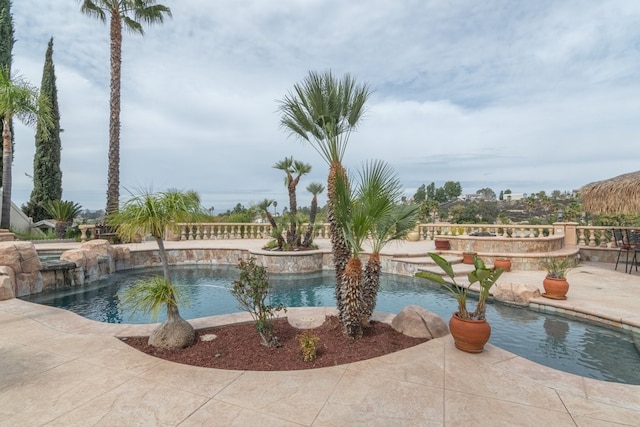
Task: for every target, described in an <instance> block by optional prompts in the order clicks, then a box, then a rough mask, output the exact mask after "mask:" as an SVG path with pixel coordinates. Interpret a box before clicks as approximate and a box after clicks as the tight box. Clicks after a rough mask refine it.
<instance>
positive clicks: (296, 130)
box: [279, 71, 371, 310]
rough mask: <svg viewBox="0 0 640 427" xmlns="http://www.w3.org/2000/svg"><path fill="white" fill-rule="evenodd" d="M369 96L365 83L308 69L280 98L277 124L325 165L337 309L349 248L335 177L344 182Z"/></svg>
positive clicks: (346, 180) (347, 75)
mask: <svg viewBox="0 0 640 427" xmlns="http://www.w3.org/2000/svg"><path fill="white" fill-rule="evenodd" d="M370 95H371V92H370V90H369V88H368V86H367V85H366V84H363V85H358V84H357V83H356V80H355V79H354V78H353V77H351V76H350V75H349V74H346V75H345V76H344V77H343V78H342V80H338V79H337V78H335V77H334V75H333V74H332V73H331V71H326V72H324V73H317V72H313V71H312V72H310V73H309V75H308V76H307V77H306V78H305V80H304V81H303V82H302V83H299V84H295V85H294V89H293V92H292V93H289V94H288V95H286V96H285V97H284V99H283V100H282V101H280V108H279V110H280V111H281V113H282V118H281V121H280V124H281V125H282V126H283V127H284V128H285V129H287V130H288V131H289V132H290V133H291V134H292V135H294V136H296V137H298V138H300V139H301V140H302V141H303V142H308V143H310V144H311V146H312V147H313V148H314V149H315V150H316V151H317V152H318V153H319V154H320V156H321V157H322V158H323V160H324V161H326V162H327V164H328V165H329V175H328V177H327V221H328V222H329V230H330V234H331V247H332V252H333V262H334V266H335V274H336V303H337V305H338V310H341V307H340V301H341V297H340V294H341V284H342V276H343V273H344V269H345V267H346V264H347V261H348V260H349V257H350V254H351V248H350V247H349V243H348V241H347V240H346V239H345V236H344V234H343V232H342V230H341V229H340V228H339V226H338V223H337V221H336V219H335V216H334V215H335V213H334V202H335V197H336V196H335V194H336V180H337V179H338V178H339V177H341V179H343V180H344V181H345V183H346V184H348V179H347V176H346V171H345V170H344V167H343V166H342V158H343V156H344V152H345V150H346V148H347V144H348V142H349V136H350V135H351V132H353V131H354V130H355V129H356V128H357V126H358V124H359V123H360V120H361V119H362V116H363V115H364V112H365V108H364V105H365V103H366V101H367V99H368V98H369V96H370Z"/></svg>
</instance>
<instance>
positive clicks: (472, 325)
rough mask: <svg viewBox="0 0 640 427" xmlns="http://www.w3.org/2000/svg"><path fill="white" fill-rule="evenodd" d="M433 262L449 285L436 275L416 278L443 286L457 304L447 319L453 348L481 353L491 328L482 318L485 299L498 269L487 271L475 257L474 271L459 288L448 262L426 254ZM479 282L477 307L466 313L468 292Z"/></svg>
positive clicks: (427, 273)
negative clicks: (441, 271) (467, 282)
mask: <svg viewBox="0 0 640 427" xmlns="http://www.w3.org/2000/svg"><path fill="white" fill-rule="evenodd" d="M429 256H430V257H431V258H432V259H433V261H434V262H435V263H436V264H437V265H438V266H439V267H440V268H441V269H442V270H443V271H444V272H445V274H446V275H447V276H448V277H449V279H451V283H448V282H446V281H445V280H444V278H443V277H442V276H440V275H439V274H435V273H431V272H427V271H420V272H418V273H416V276H418V277H423V278H425V279H429V280H431V281H434V282H436V283H439V284H440V285H442V286H444V287H445V288H446V289H447V290H448V291H449V292H451V294H452V295H453V296H454V297H455V299H456V301H457V302H458V311H456V312H454V313H453V315H452V316H451V319H450V320H449V331H450V332H451V335H452V336H453V339H454V342H455V345H456V348H458V349H460V350H462V351H466V352H468V353H480V352H481V351H482V350H483V349H484V345H485V344H486V343H487V341H489V337H490V336H491V326H490V325H489V323H487V320H486V318H485V312H486V303H487V297H488V296H489V290H490V289H491V287H492V286H493V285H494V284H495V283H496V281H497V280H498V278H499V277H500V275H501V274H502V271H503V270H502V269H501V268H487V267H486V266H485V264H484V262H483V261H482V260H481V259H480V258H478V257H477V256H476V257H475V258H474V264H473V265H474V270H473V271H472V272H470V273H469V274H468V276H467V278H468V279H469V284H468V285H467V286H462V285H458V284H457V283H456V280H455V274H454V272H453V267H452V265H451V263H450V262H449V261H447V260H446V259H444V258H443V257H441V256H440V255H438V254H435V253H429ZM474 283H478V284H479V285H480V293H479V295H478V304H477V305H476V309H475V310H474V311H469V310H467V293H468V292H469V289H470V288H471V285H472V284H474Z"/></svg>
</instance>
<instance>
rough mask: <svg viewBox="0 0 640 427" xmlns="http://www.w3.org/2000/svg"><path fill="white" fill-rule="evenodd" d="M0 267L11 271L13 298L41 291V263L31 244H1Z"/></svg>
mask: <svg viewBox="0 0 640 427" xmlns="http://www.w3.org/2000/svg"><path fill="white" fill-rule="evenodd" d="M0 266H6V267H7V268H10V269H11V270H12V271H13V276H11V275H9V277H10V278H11V280H13V283H14V285H12V289H13V292H14V296H16V297H21V296H23V295H29V294H33V293H38V292H41V291H42V274H41V273H40V270H41V269H42V263H41V262H40V258H39V257H38V251H36V247H35V246H34V245H33V243H31V242H1V243H0Z"/></svg>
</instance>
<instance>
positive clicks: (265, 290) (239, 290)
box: [231, 258, 287, 347]
mask: <svg viewBox="0 0 640 427" xmlns="http://www.w3.org/2000/svg"><path fill="white" fill-rule="evenodd" d="M255 261H256V260H255V258H249V260H248V261H245V260H244V259H241V260H240V262H239V263H238V269H239V270H240V278H239V279H238V280H236V281H234V282H233V286H232V288H231V294H232V295H233V296H234V297H235V299H236V300H238V303H239V304H240V309H242V310H245V311H247V312H248V313H249V314H251V317H252V318H253V320H254V321H255V327H256V330H257V331H258V334H259V335H260V339H261V342H262V345H264V346H266V347H271V346H272V345H278V338H277V337H276V336H275V335H274V326H273V319H274V318H275V315H276V313H277V312H278V311H281V310H284V311H285V312H286V311H287V309H286V307H285V306H284V304H282V303H279V304H275V305H274V304H270V303H269V302H268V300H269V281H268V280H267V269H266V268H264V267H263V266H261V265H257V264H256V262H255Z"/></svg>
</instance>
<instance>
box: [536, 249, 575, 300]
mask: <svg viewBox="0 0 640 427" xmlns="http://www.w3.org/2000/svg"><path fill="white" fill-rule="evenodd" d="M540 266H541V267H542V268H544V269H545V270H547V276H546V277H545V278H544V280H543V281H542V286H544V293H543V294H542V296H543V297H545V298H551V299H558V300H564V299H567V292H568V291H569V282H568V281H567V272H568V271H569V270H571V269H572V268H573V267H575V260H574V259H573V258H552V257H549V258H545V259H543V260H542V261H540Z"/></svg>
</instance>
